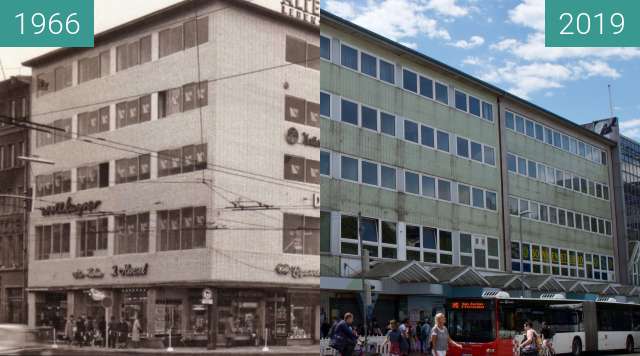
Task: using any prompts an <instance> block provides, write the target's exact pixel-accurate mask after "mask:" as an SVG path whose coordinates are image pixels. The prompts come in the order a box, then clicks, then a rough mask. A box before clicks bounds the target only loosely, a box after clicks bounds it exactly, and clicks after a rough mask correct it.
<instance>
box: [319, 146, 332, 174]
mask: <svg viewBox="0 0 640 356" xmlns="http://www.w3.org/2000/svg"><path fill="white" fill-rule="evenodd" d="M320 174H321V175H323V176H331V154H330V153H329V152H327V151H320Z"/></svg>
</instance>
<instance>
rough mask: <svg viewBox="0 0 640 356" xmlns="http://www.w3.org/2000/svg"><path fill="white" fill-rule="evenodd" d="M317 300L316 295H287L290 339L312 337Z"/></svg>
mask: <svg viewBox="0 0 640 356" xmlns="http://www.w3.org/2000/svg"><path fill="white" fill-rule="evenodd" d="M318 303H319V300H318V297H317V296H316V295H308V294H291V295H290V296H289V305H290V308H291V309H290V320H291V328H290V331H289V339H290V340H304V339H313V338H314V328H315V322H316V313H315V310H316V306H317V305H318Z"/></svg>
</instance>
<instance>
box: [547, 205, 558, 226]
mask: <svg viewBox="0 0 640 356" xmlns="http://www.w3.org/2000/svg"><path fill="white" fill-rule="evenodd" d="M549 222H550V223H552V224H557V223H558V209H556V208H554V207H549Z"/></svg>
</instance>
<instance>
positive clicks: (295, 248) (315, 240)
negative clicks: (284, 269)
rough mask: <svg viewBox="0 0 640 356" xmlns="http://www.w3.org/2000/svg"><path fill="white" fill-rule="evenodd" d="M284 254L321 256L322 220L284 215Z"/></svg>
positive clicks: (296, 215)
mask: <svg viewBox="0 0 640 356" xmlns="http://www.w3.org/2000/svg"><path fill="white" fill-rule="evenodd" d="M282 224H283V225H282V226H283V233H282V252H284V253H292V254H297V255H319V254H320V219H319V218H317V217H313V216H304V215H298V214H289V213H284V214H283V223H282Z"/></svg>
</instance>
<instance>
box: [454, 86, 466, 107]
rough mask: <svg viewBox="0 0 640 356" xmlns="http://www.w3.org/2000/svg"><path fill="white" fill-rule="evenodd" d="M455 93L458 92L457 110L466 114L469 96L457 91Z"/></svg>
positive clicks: (456, 96) (456, 97)
mask: <svg viewBox="0 0 640 356" xmlns="http://www.w3.org/2000/svg"><path fill="white" fill-rule="evenodd" d="M455 92H456V93H455V94H456V95H455V99H456V109H458V110H462V111H464V112H466V111H467V94H465V93H463V92H461V91H457V90H456V91H455Z"/></svg>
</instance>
